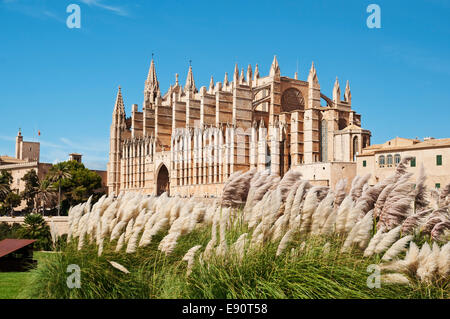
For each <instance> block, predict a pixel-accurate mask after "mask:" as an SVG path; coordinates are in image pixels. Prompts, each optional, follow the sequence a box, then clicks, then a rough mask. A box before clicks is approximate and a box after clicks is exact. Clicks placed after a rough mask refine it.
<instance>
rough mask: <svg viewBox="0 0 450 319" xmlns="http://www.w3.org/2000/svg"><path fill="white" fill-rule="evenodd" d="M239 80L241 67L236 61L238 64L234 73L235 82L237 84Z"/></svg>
mask: <svg viewBox="0 0 450 319" xmlns="http://www.w3.org/2000/svg"><path fill="white" fill-rule="evenodd" d="M238 80H239V68H238V64H237V63H236V65H235V66H234V74H233V82H234V84H235V85H236V84H237V83H238Z"/></svg>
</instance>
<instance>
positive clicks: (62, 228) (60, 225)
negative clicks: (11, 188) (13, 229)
mask: <svg viewBox="0 0 450 319" xmlns="http://www.w3.org/2000/svg"><path fill="white" fill-rule="evenodd" d="M24 219H25V217H0V223H3V222H5V223H8V224H13V223H18V224H23V221H24ZM44 219H45V221H46V222H47V224H48V225H49V226H50V222H51V221H53V223H54V225H55V226H56V231H57V233H58V235H62V234H67V233H68V231H69V225H68V222H67V220H68V217H67V216H53V217H44Z"/></svg>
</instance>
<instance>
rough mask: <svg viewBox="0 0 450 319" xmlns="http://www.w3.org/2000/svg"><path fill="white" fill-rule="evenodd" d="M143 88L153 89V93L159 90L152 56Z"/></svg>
mask: <svg viewBox="0 0 450 319" xmlns="http://www.w3.org/2000/svg"><path fill="white" fill-rule="evenodd" d="M145 88H146V89H147V90H153V91H154V92H155V93H156V92H157V91H158V90H159V82H158V78H157V77H156V68H155V62H154V61H153V58H152V62H151V63H150V69H149V70H148V75H147V80H146V81H145Z"/></svg>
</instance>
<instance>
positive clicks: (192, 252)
mask: <svg viewBox="0 0 450 319" xmlns="http://www.w3.org/2000/svg"><path fill="white" fill-rule="evenodd" d="M200 248H202V245H197V246H194V247H192V248H191V249H189V250H188V251H187V253H186V255H184V257H183V259H182V260H183V261H187V263H188V266H187V270H186V276H189V275H190V274H191V272H192V266H193V265H194V258H195V254H196V252H197V251H198V250H199V249H200Z"/></svg>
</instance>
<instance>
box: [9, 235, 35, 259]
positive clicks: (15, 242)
mask: <svg viewBox="0 0 450 319" xmlns="http://www.w3.org/2000/svg"><path fill="white" fill-rule="evenodd" d="M35 241H36V240H34V239H3V240H2V241H0V258H1V257H3V256H6V255H8V254H10V253H12V252H15V251H16V250H18V249H20V248H23V247H25V246H28V245H30V244H32V243H34V242H35Z"/></svg>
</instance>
